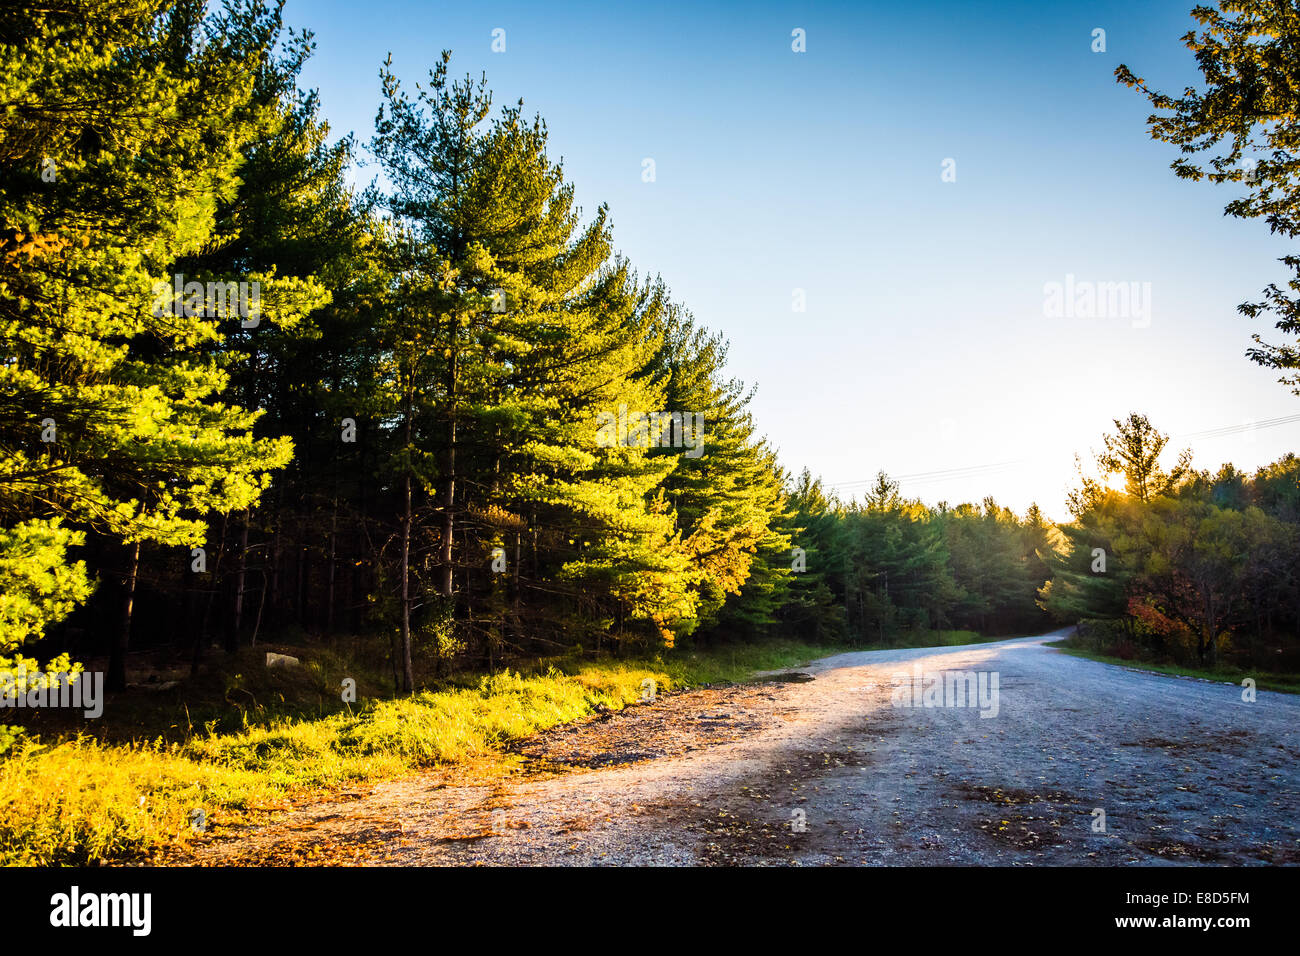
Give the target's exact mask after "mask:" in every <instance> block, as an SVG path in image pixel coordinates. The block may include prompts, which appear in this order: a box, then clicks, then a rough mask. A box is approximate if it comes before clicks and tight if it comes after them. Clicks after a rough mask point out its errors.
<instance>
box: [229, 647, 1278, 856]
mask: <svg viewBox="0 0 1300 956" xmlns="http://www.w3.org/2000/svg"><path fill="white" fill-rule="evenodd" d="M1057 637H1059V635H1044V636H1042V637H1034V638H1022V639H1017V640H1007V641H999V642H996V643H987V644H972V645H964V646H960V647H941V648H922V649H907V650H883V651H864V652H856V653H848V654H839V655H836V656H834V657H828V658H825V659H823V660H819V661H815V662H813V663H812V664H811V665H809V666H807V667H803V668H800V670H801V671H803V672H805V673H807V674H810V675H812V677H813V680H811V681H807V682H801V683H799V682H776V683H764V684H757V685H744V686H743V687H738V688H732V689H727V690H718V691H692V692H687V693H683V694H679V695H672V696H669V697H665V698H661V699H660V700H659V701H657V702H655V703H654V704H651V705H646V706H643V707H633V708H628V710H626V711H624V712H622V713H620V714H615V715H611V716H609V717H607V718H606V719H604V720H603V721H597V722H588V723H585V724H583V725H581V726H574V727H569V728H562V729H560V730H558V731H551V732H548V733H547V734H543V735H539V737H538V738H536V739H535V740H534V741H532V742H530V744H529V745H526V746H524V747H522V748H521V751H522V752H523V753H524V754H526V755H529V756H530V760H531V763H532V765H534V766H536V767H541V766H545V767H546V768H547V771H546V772H532V773H527V774H524V775H522V776H521V777H519V778H517V779H512V780H507V781H505V782H500V781H498V782H488V783H474V782H469V783H457V782H455V781H450V782H449V779H448V777H447V776H446V775H444V774H423V775H419V776H416V777H413V778H409V779H406V780H401V781H393V782H390V783H386V784H382V785H380V786H378V787H376V788H375V790H374V791H373V792H372V793H370V794H369V795H367V796H365V797H362V798H361V799H359V800H357V801H356V802H354V803H351V804H348V805H346V806H345V807H342V808H341V807H340V806H338V805H337V804H331V805H322V806H319V807H313V808H306V809H304V810H302V811H299V812H297V813H295V814H293V815H291V817H290V818H288V819H286V820H284V821H283V825H282V826H277V827H274V828H272V829H270V830H263V831H261V832H259V833H257V834H245V835H244V836H243V837H242V838H241V839H240V840H238V841H230V843H229V844H228V845H223V844H220V843H219V844H216V845H214V846H213V847H212V848H210V849H209V851H208V854H207V855H208V860H207V862H212V863H221V862H224V861H229V862H234V861H235V859H236V858H237V856H238V854H239V853H240V852H241V850H240V849H239V848H240V847H243V848H244V849H245V850H247V849H248V848H249V847H250V846H251V847H256V846H262V847H266V846H269V845H272V844H275V843H276V842H277V841H288V840H292V839H294V838H293V837H292V836H291V833H293V832H298V833H301V832H303V831H304V830H310V831H312V832H313V833H315V834H316V835H317V837H319V836H321V835H322V834H324V835H325V836H326V837H327V838H329V839H341V840H344V841H351V842H352V843H358V842H359V843H361V844H364V846H365V848H366V853H365V854H364V860H360V861H363V862H373V863H390V864H399V865H421V864H432V865H449V864H468V865H475V864H487V865H519V864H540V865H557V864H560V865H566V864H567V865H627V864H634V865H635V864H641V865H711V864H721V865H772V864H778V865H782V864H783V865H792V864H793V865H826V864H830V865H853V866H858V865H864V864H865V865H1078V864H1085V865H1087V864H1096V865H1112V866H1113V865H1151V864H1161V863H1171V864H1187V863H1204V864H1268V863H1296V862H1300V825H1298V823H1297V809H1300V759H1297V758H1300V740H1298V739H1297V732H1298V730H1300V697H1297V696H1294V695H1289V694H1279V693H1269V692H1265V691H1260V692H1259V693H1258V696H1257V699H1256V700H1255V701H1253V702H1247V701H1244V700H1243V699H1242V696H1243V695H1242V689H1241V688H1240V687H1237V686H1234V685H1228V684H1218V683H1209V682H1205V681H1199V680H1191V679H1183V678H1176V677H1167V676H1163V675H1157V674H1151V673H1146V672H1140V671H1137V670H1131V669H1128V668H1123V667H1115V666H1111V665H1107V664H1100V663H1096V662H1093V661H1088V660H1083V659H1080V658H1076V657H1072V656H1069V655H1067V654H1063V653H1061V652H1060V651H1058V650H1055V649H1053V648H1050V647H1045V646H1044V643H1045V642H1048V641H1051V640H1054V639H1056V638H1057ZM948 673H951V674H966V673H973V674H975V675H977V680H978V679H979V678H978V675H980V674H983V675H984V678H983V679H984V681H985V685H984V686H985V687H986V688H987V689H988V692H989V693H990V694H991V693H992V687H993V686H994V685H993V680H994V677H993V675H994V674H996V687H997V696H996V712H994V707H993V706H992V704H993V702H994V701H993V698H992V697H986V699H985V700H984V702H983V703H984V706H983V707H982V708H981V707H980V706H978V704H979V701H975V702H974V703H975V704H976V705H977V706H970V704H971V703H972V702H971V701H966V702H965V703H966V705H965V706H949V704H957V703H959V702H958V701H955V700H952V699H948V700H939V699H936V698H935V697H934V696H933V695H934V692H933V691H932V692H931V698H930V701H929V703H930V704H932V705H933V704H940V705H939V706H924V704H925V702H926V701H925V698H924V693H923V691H924V688H925V687H926V686H930V685H929V684H927V681H929V680H930V678H931V677H932V675H942V674H948ZM918 677H919V680H920V688H921V689H920V690H918V691H916V696H915V697H914V696H913V694H912V693H911V692H910V689H905V690H900V689H899V688H900V684H903V682H904V681H906V682H909V683H907V684H906V685H905V686H906V688H910V686H911V685H910V682H911V681H912V680H913V679H915V678H918ZM930 683H931V684H932V681H931V682H930ZM962 687H963V690H964V689H965V684H964V682H963V684H962ZM904 701H906V702H907V704H908V706H902V703H903V702H904ZM917 702H919V703H921V704H923V706H915V705H914V704H915V703H917ZM606 738H612V739H614V740H616V741H617V743H608V742H607V740H606ZM629 741H632V742H634V743H636V744H637V745H636V746H631V747H629V744H628V742H629ZM575 754H576V755H578V756H577V757H575ZM1103 813H1104V819H1103V816H1102V814H1103ZM1103 824H1104V829H1103ZM249 837H254V838H255V839H253V840H252V842H251V843H250V842H249V840H248V838H249Z"/></svg>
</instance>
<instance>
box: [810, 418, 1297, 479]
mask: <svg viewBox="0 0 1300 956" xmlns="http://www.w3.org/2000/svg"><path fill="white" fill-rule="evenodd" d="M1295 422H1300V415H1283V416H1282V417H1280V418H1266V419H1263V420H1262V421H1256V422H1242V423H1240V424H1237V425H1220V426H1218V427H1217V428H1207V429H1205V430H1204V431H1199V432H1185V433H1183V434H1179V435H1173V436H1171V437H1170V440H1171V441H1174V440H1178V441H1183V440H1187V439H1197V440H1201V441H1204V440H1207V439H1214V438H1226V437H1227V436H1229V435H1237V434H1241V433H1242V432H1249V431H1254V430H1256V429H1260V428H1275V427H1277V426H1278V425H1290V424H1292V423H1295ZM1028 461H1029V459H1027V458H1016V459H1013V460H1011V461H999V462H991V463H989V464H985V465H966V466H964V467H961V468H940V469H938V470H936V471H918V472H914V473H912V474H908V475H890V476H889V478H890V480H891V481H895V482H898V483H899V484H900V485H901V484H902V483H903V482H907V483H908V485H909V486H911V485H928V484H933V483H934V482H936V481H948V480H952V479H957V478H975V477H980V476H982V475H986V474H992V473H994V472H997V471H1000V470H1003V469H1006V468H1010V467H1012V466H1013V465H1023V464H1026V463H1027V462H1028ZM875 481H876V479H875V478H859V479H856V480H854V481H835V482H827V484H826V487H828V488H840V489H856V488H857V487H858V486H861V485H870V484H873V483H875Z"/></svg>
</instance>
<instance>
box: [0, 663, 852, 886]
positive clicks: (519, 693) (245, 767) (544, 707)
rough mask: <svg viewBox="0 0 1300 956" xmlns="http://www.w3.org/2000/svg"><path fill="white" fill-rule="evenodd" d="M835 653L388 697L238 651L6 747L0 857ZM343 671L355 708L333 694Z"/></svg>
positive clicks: (49, 858) (177, 818) (225, 818)
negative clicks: (230, 668)
mask: <svg viewBox="0 0 1300 956" xmlns="http://www.w3.org/2000/svg"><path fill="white" fill-rule="evenodd" d="M845 649H846V648H841V647H825V646H814V645H807V644H799V643H793V642H785V643H771V644H760V645H744V646H736V647H727V646H724V647H721V648H714V649H710V650H707V651H705V650H683V651H678V652H668V653H662V654H659V655H657V656H654V657H649V658H645V659H639V660H616V659H613V658H602V659H598V660H595V661H583V660H581V659H577V658H559V659H555V660H553V661H550V662H545V661H543V662H539V665H538V668H537V670H536V672H530V673H521V672H518V671H510V670H505V671H500V672H497V673H493V674H487V675H477V676H461V677H458V678H454V679H448V680H444V681H442V682H440V683H437V684H435V686H433V687H432V688H430V689H427V690H424V691H421V692H420V693H417V694H414V695H410V696H407V697H401V698H392V697H390V696H389V695H387V694H386V693H385V694H383V695H382V696H381V695H380V694H378V693H376V694H375V696H365V692H364V690H363V688H371V689H373V688H374V687H375V686H376V685H379V684H381V683H382V681H381V678H380V677H379V676H378V675H376V674H373V673H366V672H364V671H362V670H361V669H360V668H358V667H357V666H356V664H355V662H354V661H351V660H349V659H348V658H347V657H346V656H344V655H338V654H336V653H331V652H329V651H325V650H321V651H320V652H319V653H315V654H314V655H313V656H315V657H316V658H317V659H316V660H312V661H310V663H308V665H307V666H305V667H303V668H299V669H295V670H291V671H268V670H266V669H265V668H264V667H258V666H257V664H256V660H255V658H254V657H253V656H249V658H248V659H247V660H241V661H238V662H237V663H238V664H240V665H241V666H240V667H239V669H237V670H236V671H235V672H233V673H231V674H230V676H228V677H222V676H221V675H220V673H216V674H215V676H214V674H212V673H210V674H209V675H208V676H207V677H206V678H204V679H201V680H199V681H197V682H195V683H194V684H192V685H187V686H185V687H181V688H177V689H176V690H175V691H168V692H166V693H164V694H162V695H147V696H149V697H150V699H143V698H141V697H140V696H139V695H136V696H135V697H129V696H128V697H125V698H122V699H121V701H120V703H121V704H122V706H121V708H118V707H117V704H118V703H119V702H118V701H111V702H110V703H111V704H113V708H114V709H113V715H114V716H113V721H112V722H104V723H102V724H97V725H96V728H95V730H96V733H95V736H90V735H87V734H85V733H76V734H72V733H69V732H63V731H60V730H59V729H58V725H57V724H53V723H49V724H47V725H44V726H40V727H39V729H40V732H41V735H42V736H19V737H17V738H16V739H15V740H13V742H12V743H11V744H10V749H9V751H8V753H7V754H6V755H5V756H4V757H3V759H0V863H4V864H6V865H15V864H17V865H37V866H50V865H84V864H87V863H92V862H96V861H102V862H118V861H126V860H134V859H141V858H148V857H150V856H151V855H153V854H156V853H159V852H161V851H163V850H165V849H174V848H176V847H179V846H183V845H184V844H185V843H186V841H188V840H190V839H192V838H193V835H194V833H195V829H194V827H193V823H194V822H195V817H194V814H195V813H196V811H199V810H201V811H202V813H203V821H202V822H203V824H204V826H205V827H207V828H209V829H211V828H212V827H213V826H217V827H220V826H223V825H228V824H230V823H234V822H237V821H240V820H242V819H246V818H248V817H249V816H250V815H251V814H254V813H255V812H257V811H263V810H270V809H274V808H275V807H276V806H279V805H282V804H283V802H284V801H285V800H286V799H287V798H290V797H292V796H293V795H294V794H300V793H302V792H304V791H307V790H319V789H322V788H333V787H339V786H346V785H348V784H351V783H354V782H359V781H366V780H377V779H381V778H385V777H393V776H398V775H401V774H403V773H407V772H409V771H411V770H414V769H419V768H423V767H432V766H437V765H440V764H453V763H459V762H462V761H466V760H470V759H472V758H474V757H476V756H480V755H484V754H489V753H492V752H494V751H495V750H496V749H497V748H499V747H501V746H502V745H503V744H507V743H509V742H511V741H514V740H518V739H520V738H523V737H526V736H528V735H530V734H532V733H535V732H537V731H539V730H544V729H546V728H548V727H553V726H556V725H558V724H563V723H567V722H569V721H572V720H576V719H578V718H581V717H585V716H588V715H591V714H593V713H596V712H597V711H598V709H600V708H609V709H619V708H622V707H624V706H626V705H627V704H628V703H630V702H632V701H634V700H636V699H638V698H639V697H640V696H641V693H642V691H641V687H642V683H643V682H644V681H645V680H646V679H647V678H649V679H652V680H654V681H655V684H656V689H657V690H658V692H660V693H663V692H666V691H669V690H673V689H676V688H682V687H688V686H692V685H696V684H700V683H717V682H720V681H727V680H729V681H736V680H744V679H747V678H749V677H750V676H752V674H753V672H754V671H756V670H771V669H779V668H785V667H790V666H792V665H797V664H800V663H803V662H806V661H808V660H810V659H812V658H815V657H821V656H825V655H827V654H831V653H836V652H838V651H840V650H845ZM306 656H307V655H306V654H304V657H306ZM352 674H359V675H360V676H357V677H354V679H355V680H357V684H358V692H359V693H358V700H359V701H365V703H363V704H362V705H361V706H360V707H355V706H348V705H345V704H344V703H343V701H342V699H341V694H340V693H339V691H338V688H339V687H340V685H341V679H342V677H344V676H351V675H352ZM204 680H206V681H207V682H208V683H206V684H205V683H204ZM213 682H216V683H213ZM313 698H314V699H313ZM191 704H193V707H191ZM313 705H314V706H313ZM313 710H314V711H315V712H314V713H313ZM182 715H183V716H182ZM39 716H40V717H42V718H44V717H46V716H47V715H45V714H41V715H39ZM196 717H197V718H198V720H199V723H198V724H197V725H196V724H195V718H196ZM48 731H55V732H54V733H53V734H51V733H49V732H48ZM128 735H129V739H126V738H127V737H128ZM43 738H47V739H43Z"/></svg>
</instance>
